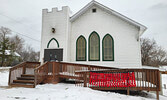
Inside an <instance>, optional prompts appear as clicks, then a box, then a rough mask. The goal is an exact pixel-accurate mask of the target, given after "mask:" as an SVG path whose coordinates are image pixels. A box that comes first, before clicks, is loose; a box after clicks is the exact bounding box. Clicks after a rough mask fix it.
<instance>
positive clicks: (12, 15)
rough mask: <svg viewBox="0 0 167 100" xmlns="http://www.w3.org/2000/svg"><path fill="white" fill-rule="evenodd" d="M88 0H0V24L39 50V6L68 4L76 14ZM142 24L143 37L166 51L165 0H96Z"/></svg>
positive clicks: (166, 12) (166, 1)
mask: <svg viewBox="0 0 167 100" xmlns="http://www.w3.org/2000/svg"><path fill="white" fill-rule="evenodd" d="M90 1H91V0H0V26H4V27H8V28H10V29H11V30H12V31H14V32H15V33H13V34H16V32H18V33H21V34H23V35H26V36H28V37H31V38H33V39H29V38H27V37H25V36H22V35H20V36H21V37H23V38H24V39H25V42H26V44H29V45H31V46H32V47H33V48H34V49H35V50H36V51H38V50H40V42H39V41H41V26H42V22H41V21H42V19H41V18H42V9H44V8H48V9H49V11H51V8H53V7H58V8H59V9H61V7H62V6H69V7H70V9H71V11H72V13H73V14H75V13H76V12H77V11H79V10H80V9H81V8H82V7H84V6H85V5H86V4H87V3H89V2H90ZM96 1H98V2H100V3H101V4H103V5H105V6H107V7H109V8H111V9H113V10H115V11H117V12H119V13H121V14H123V15H125V16H127V17H129V18H131V19H133V20H135V21H137V22H139V23H141V24H143V25H145V26H146V27H147V28H148V29H147V31H146V32H145V33H144V34H143V36H142V37H148V38H151V39H152V38H154V39H155V40H156V41H157V43H158V44H159V45H161V46H162V47H164V48H165V49H166V50H167V0H96Z"/></svg>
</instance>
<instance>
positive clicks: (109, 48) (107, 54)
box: [102, 34, 114, 61]
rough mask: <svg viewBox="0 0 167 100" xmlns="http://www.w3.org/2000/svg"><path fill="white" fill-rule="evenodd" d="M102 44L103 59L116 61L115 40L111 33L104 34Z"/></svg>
mask: <svg viewBox="0 0 167 100" xmlns="http://www.w3.org/2000/svg"><path fill="white" fill-rule="evenodd" d="M102 46H103V47H102V49H103V61H114V40H113V38H112V36H111V35H109V34H106V35H105V36H104V38H103V41H102Z"/></svg>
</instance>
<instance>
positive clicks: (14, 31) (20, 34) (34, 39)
mask: <svg viewBox="0 0 167 100" xmlns="http://www.w3.org/2000/svg"><path fill="white" fill-rule="evenodd" d="M0 15H1V16H4V17H7V18H8V19H10V20H13V21H15V22H17V23H20V24H22V25H26V24H23V23H21V22H19V21H17V20H15V19H13V18H11V17H9V16H6V15H3V14H2V13H0ZM26 26H27V25H26ZM31 30H32V29H31ZM11 31H12V32H14V33H16V34H19V35H22V36H24V37H27V38H29V39H32V40H34V41H37V42H41V41H39V40H36V39H34V38H31V37H29V36H27V35H24V34H21V33H19V32H16V31H13V30H11Z"/></svg>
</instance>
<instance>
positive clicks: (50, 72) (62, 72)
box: [9, 62, 160, 99]
mask: <svg viewBox="0 0 167 100" xmlns="http://www.w3.org/2000/svg"><path fill="white" fill-rule="evenodd" d="M91 72H94V73H105V74H106V75H109V74H112V73H114V74H120V73H125V72H133V73H134V77H135V86H133V87H130V86H128V85H127V86H126V87H120V86H118V85H115V86H111V85H110V86H107V85H104V84H108V83H107V82H108V81H106V82H104V81H103V82H102V81H101V80H100V79H99V80H98V78H97V80H96V81H97V82H96V85H94V84H92V83H91V82H90V73H91ZM63 79H71V80H73V81H75V83H76V84H75V85H76V86H82V87H89V88H92V89H96V90H127V94H129V91H130V90H146V91H156V93H157V99H159V91H160V72H159V70H156V69H118V68H112V67H102V66H93V65H84V64H74V63H66V62H46V63H44V64H43V65H41V66H40V63H36V62H24V63H22V64H19V65H17V66H15V67H13V68H11V69H10V74H9V85H10V86H23V87H35V86H36V85H38V84H41V83H43V84H44V83H59V82H61V81H62V80H63ZM110 82H112V81H111V80H110ZM114 82H117V81H114ZM126 82H129V80H126ZM101 84H103V86H102V85H101ZM113 84H115V83H113ZM117 84H120V83H118V82H117ZM126 84H127V83H126Z"/></svg>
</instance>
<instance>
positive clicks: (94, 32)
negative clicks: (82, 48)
mask: <svg viewBox="0 0 167 100" xmlns="http://www.w3.org/2000/svg"><path fill="white" fill-rule="evenodd" d="M92 34H97V36H98V41H99V47H98V49H99V52H98V53H99V58H98V59H97V60H92V59H90V37H91V35H92ZM88 40H89V49H88V51H89V53H88V55H89V61H100V36H99V34H98V33H97V32H96V31H93V32H92V33H91V34H90V35H89V39H88Z"/></svg>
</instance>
